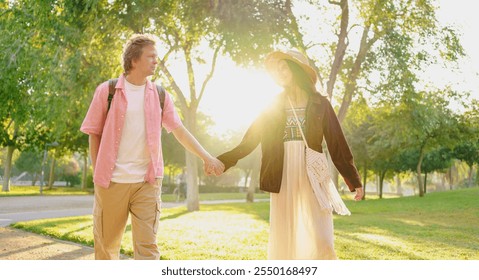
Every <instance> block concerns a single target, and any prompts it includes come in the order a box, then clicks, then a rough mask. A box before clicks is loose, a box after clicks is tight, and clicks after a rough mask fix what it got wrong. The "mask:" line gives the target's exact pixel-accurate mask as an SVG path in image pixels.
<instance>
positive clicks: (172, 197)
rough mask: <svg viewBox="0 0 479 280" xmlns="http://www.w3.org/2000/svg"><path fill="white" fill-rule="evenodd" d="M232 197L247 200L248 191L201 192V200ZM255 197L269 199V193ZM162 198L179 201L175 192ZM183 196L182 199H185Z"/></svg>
mask: <svg viewBox="0 0 479 280" xmlns="http://www.w3.org/2000/svg"><path fill="white" fill-rule="evenodd" d="M230 199H235V200H236V199H244V200H246V193H200V201H207V200H230ZM254 199H269V193H255V194H254ZM161 200H162V201H164V202H175V201H177V195H175V194H162V195H161ZM183 200H184V198H182V200H181V201H183Z"/></svg>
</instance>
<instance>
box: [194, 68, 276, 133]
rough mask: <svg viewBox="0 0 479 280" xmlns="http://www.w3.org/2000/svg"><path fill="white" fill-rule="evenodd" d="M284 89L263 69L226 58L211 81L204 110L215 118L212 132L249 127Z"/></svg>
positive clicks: (205, 97)
mask: <svg viewBox="0 0 479 280" xmlns="http://www.w3.org/2000/svg"><path fill="white" fill-rule="evenodd" d="M219 66H220V65H219ZM280 92H281V88H280V87H279V86H278V85H276V84H275V83H274V81H273V80H272V78H271V77H270V76H269V75H268V74H267V73H266V72H265V71H264V70H263V69H252V68H251V69H245V68H240V67H238V66H236V65H235V64H234V63H233V62H231V61H225V62H222V63H221V66H220V67H219V68H218V70H217V72H216V74H215V76H214V77H213V79H212V80H211V83H210V85H209V86H208V88H207V92H206V93H205V95H204V97H203V98H204V99H203V100H202V102H201V104H200V110H201V111H203V112H204V113H205V114H207V115H209V116H211V117H212V119H213V120H214V122H215V127H214V128H213V131H212V133H215V134H217V135H222V134H224V133H226V132H227V131H229V130H232V131H238V130H246V129H247V128H248V126H249V125H250V124H251V123H252V122H253V121H254V120H255V118H256V117H257V116H258V115H259V114H260V113H261V111H262V110H264V109H265V108H266V106H268V104H269V103H270V102H271V101H272V100H273V98H274V97H275V96H276V95H277V94H278V93H280Z"/></svg>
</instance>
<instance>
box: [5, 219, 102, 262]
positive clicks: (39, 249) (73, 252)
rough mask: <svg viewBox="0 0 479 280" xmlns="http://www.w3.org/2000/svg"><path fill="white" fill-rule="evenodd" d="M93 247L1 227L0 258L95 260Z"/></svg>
mask: <svg viewBox="0 0 479 280" xmlns="http://www.w3.org/2000/svg"><path fill="white" fill-rule="evenodd" d="M94 258H95V256H94V253H93V248H91V247H87V246H83V245H79V244H75V243H72V242H66V241H62V240H58V239H53V238H50V237H46V236H42V235H38V234H34V233H30V232H26V231H22V230H18V229H14V228H10V227H0V260H93V259H94Z"/></svg>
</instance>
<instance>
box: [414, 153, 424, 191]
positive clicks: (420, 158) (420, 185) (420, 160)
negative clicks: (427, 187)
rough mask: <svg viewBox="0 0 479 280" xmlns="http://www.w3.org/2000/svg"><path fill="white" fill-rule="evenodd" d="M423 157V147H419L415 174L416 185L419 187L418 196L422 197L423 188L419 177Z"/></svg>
mask: <svg viewBox="0 0 479 280" xmlns="http://www.w3.org/2000/svg"><path fill="white" fill-rule="evenodd" d="M423 159H424V148H423V147H421V150H420V154H419V161H418V163H417V166H416V176H417V186H418V188H419V196H420V197H423V196H424V189H423V187H422V178H421V174H422V171H421V165H422V160H423Z"/></svg>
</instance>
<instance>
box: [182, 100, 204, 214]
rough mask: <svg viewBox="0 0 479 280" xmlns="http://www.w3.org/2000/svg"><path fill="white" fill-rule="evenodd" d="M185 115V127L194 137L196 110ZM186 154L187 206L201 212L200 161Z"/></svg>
mask: <svg viewBox="0 0 479 280" xmlns="http://www.w3.org/2000/svg"><path fill="white" fill-rule="evenodd" d="M184 111H187V112H188V113H187V114H186V115H185V121H186V122H185V125H186V128H187V129H188V131H189V132H190V133H191V134H192V135H193V136H194V135H195V134H196V110H194V109H192V108H188V110H183V112H184ZM185 153H186V184H187V187H186V206H187V209H188V211H189V212H193V211H198V210H200V201H199V187H198V161H197V158H196V155H194V154H192V153H190V152H189V151H185Z"/></svg>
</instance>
